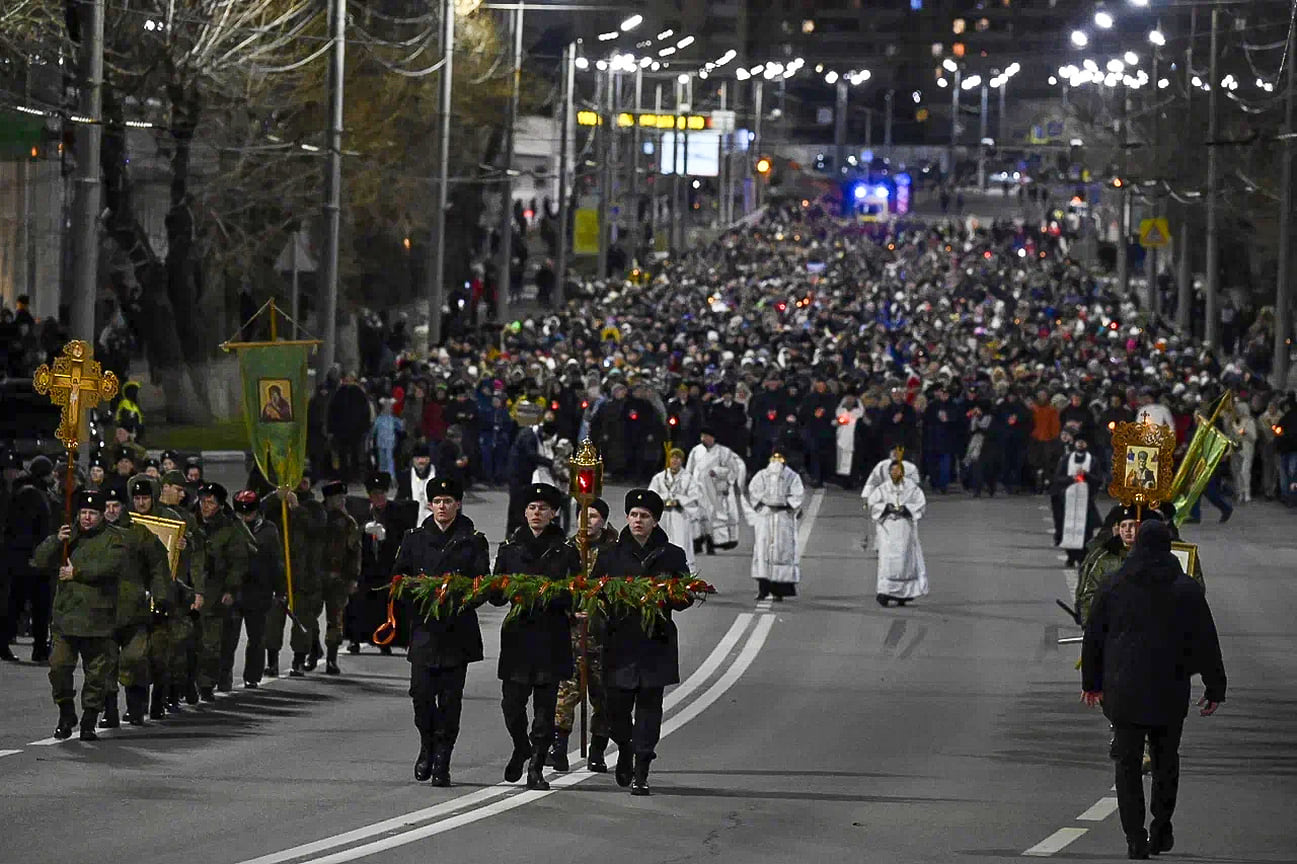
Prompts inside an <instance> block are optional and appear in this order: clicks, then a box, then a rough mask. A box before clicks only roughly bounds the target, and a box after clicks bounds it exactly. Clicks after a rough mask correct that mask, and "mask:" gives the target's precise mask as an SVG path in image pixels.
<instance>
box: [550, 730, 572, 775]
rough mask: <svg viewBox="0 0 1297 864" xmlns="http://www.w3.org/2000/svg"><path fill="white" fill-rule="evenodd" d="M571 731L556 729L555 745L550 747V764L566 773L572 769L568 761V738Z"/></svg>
mask: <svg viewBox="0 0 1297 864" xmlns="http://www.w3.org/2000/svg"><path fill="white" fill-rule="evenodd" d="M571 734H572V733H571V732H559V731H558V730H555V731H554V746H553V747H551V748H549V764H550V765H553V766H554V770H555V771H558V772H560V773H563V774H566V773H567V772H569V771H571V770H572V766H571V765H569V764H568V761H567V739H568V736H569V735H571Z"/></svg>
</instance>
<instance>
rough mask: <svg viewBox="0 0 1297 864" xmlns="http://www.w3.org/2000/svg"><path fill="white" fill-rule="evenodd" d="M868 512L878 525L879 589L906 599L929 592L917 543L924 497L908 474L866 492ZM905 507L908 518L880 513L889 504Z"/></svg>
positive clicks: (925, 503)
mask: <svg viewBox="0 0 1297 864" xmlns="http://www.w3.org/2000/svg"><path fill="white" fill-rule="evenodd" d="M868 503H869V515H870V516H871V517H872V518H873V520H874V524H875V525H876V526H877V528H878V592H877V593H879V594H883V595H886V596H888V597H895V598H898V599H902V600H908V599H910V598H913V597H922V596H924V595H925V594H927V593H928V568H927V566H926V565H925V564H924V563H923V547H922V546H920V545H919V528H918V524H919V520H920V519H922V518H923V509H924V508H925V507H926V506H927V499H925V498H924V496H923V490H922V489H920V488H919V485H918V484H917V483H915V482H913V481H911V480H910V479H909V478H908V477H907V478H906V479H904V480H902V481H901V483H900V484H899V485H898V484H896V483H893V482H891V480H888V481H887V482H886V483H884V484H883V485H881V486H877V487H875V488H874V489H873V490H872V491H871V492H870V493H869V499H868ZM889 504H890V505H892V506H893V508H899V507H905V508H906V509H907V510H909V511H910V518H908V519H907V518H906V517H905V516H902V515H899V514H897V513H895V512H892V513H888V514H887V515H886V516H884V515H883V513H884V511H885V510H886V509H887V506H888V505H889Z"/></svg>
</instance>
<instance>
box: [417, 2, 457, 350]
mask: <svg viewBox="0 0 1297 864" xmlns="http://www.w3.org/2000/svg"><path fill="white" fill-rule="evenodd" d="M441 25H442V26H441V56H442V61H441V62H442V66H441V81H440V82H439V83H440V85H441V86H440V88H439V92H438V96H437V174H436V180H435V181H434V183H435V186H436V189H435V194H434V198H433V200H434V201H435V202H436V203H435V205H434V210H433V213H432V243H430V244H429V249H428V272H427V274H426V275H425V276H424V278H425V279H426V280H427V295H428V347H429V348H436V347H437V346H438V345H440V344H441V307H442V306H443V305H445V302H446V216H447V212H446V211H447V210H448V209H449V207H450V112H451V95H452V93H453V89H452V88H453V86H454V83H453V75H454V66H455V0H441Z"/></svg>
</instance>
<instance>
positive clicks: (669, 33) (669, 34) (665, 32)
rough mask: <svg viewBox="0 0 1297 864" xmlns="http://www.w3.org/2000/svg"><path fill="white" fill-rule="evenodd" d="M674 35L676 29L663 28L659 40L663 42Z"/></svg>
mask: <svg viewBox="0 0 1297 864" xmlns="http://www.w3.org/2000/svg"><path fill="white" fill-rule="evenodd" d="M674 35H676V31H674V30H663V31H662V32H661V33H659V34H658V41H659V42H663V41H665V40H667V39H670V38H671V37H672V36H674Z"/></svg>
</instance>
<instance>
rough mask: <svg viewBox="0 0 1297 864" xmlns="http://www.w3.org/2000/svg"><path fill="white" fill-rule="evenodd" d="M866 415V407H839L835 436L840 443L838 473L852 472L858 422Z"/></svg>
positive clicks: (845, 475)
mask: <svg viewBox="0 0 1297 864" xmlns="http://www.w3.org/2000/svg"><path fill="white" fill-rule="evenodd" d="M863 416H865V409H864V408H861V407H860V406H859V405H857V406H856V407H855V408H839V409H838V415H837V425H836V427H835V428H834V436H835V437H836V438H837V445H838V472H837V473H838V474H840V475H841V476H843V477H847V476H850V474H851V460H852V458H853V457H854V456H855V453H856V423H857V422H858V421H859V420H860V418H861V417H863Z"/></svg>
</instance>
